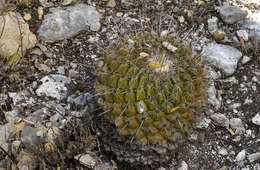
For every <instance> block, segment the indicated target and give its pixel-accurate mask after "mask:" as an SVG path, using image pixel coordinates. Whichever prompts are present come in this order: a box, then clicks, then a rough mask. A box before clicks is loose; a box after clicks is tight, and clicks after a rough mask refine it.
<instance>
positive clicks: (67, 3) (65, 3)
mask: <svg viewBox="0 0 260 170" xmlns="http://www.w3.org/2000/svg"><path fill="white" fill-rule="evenodd" d="M73 1H74V0H63V2H62V5H64V6H66V5H70V4H71V3H72V2H73Z"/></svg>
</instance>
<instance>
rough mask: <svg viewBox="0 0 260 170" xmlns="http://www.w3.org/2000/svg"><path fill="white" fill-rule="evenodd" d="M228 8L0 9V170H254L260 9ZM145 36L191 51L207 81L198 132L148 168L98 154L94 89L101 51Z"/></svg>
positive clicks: (147, 3)
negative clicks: (171, 41) (180, 44)
mask: <svg viewBox="0 0 260 170" xmlns="http://www.w3.org/2000/svg"><path fill="white" fill-rule="evenodd" d="M228 2H229V4H227V2H224V1H223V0H218V1H210V0H204V1H200V0H199V1H198V0H185V1H183V0H176V1H171V0H157V1H152V0H99V1H95V0H63V1H61V0H19V1H18V0H17V1H8V0H6V1H5V0H2V1H0V15H1V16H0V28H1V32H0V33H1V34H0V35H1V39H0V44H1V45H0V54H1V56H2V57H1V58H0V64H1V65H0V90H1V91H0V105H1V108H0V114H1V115H0V124H1V125H0V141H1V143H0V144H1V148H0V149H1V150H0V152H1V154H0V155H1V157H0V160H1V161H0V169H23V170H25V169H96V170H98V169H160V170H165V169H166V170H168V169H179V170H185V169H205V170H208V169H219V170H225V169H234V170H237V169H243V170H251V169H252V170H259V169H260V50H259V49H260V3H259V1H257V0H230V1H228ZM144 31H149V32H151V31H154V32H157V33H159V34H161V35H163V36H170V37H172V38H175V39H179V40H182V41H184V42H185V44H186V45H191V46H192V49H193V54H195V55H198V56H200V57H201V62H202V63H203V64H204V65H205V68H206V69H207V70H208V77H209V79H210V88H209V89H208V108H209V109H207V111H206V112H205V113H204V115H203V118H202V120H201V121H200V122H198V123H197V124H196V131H194V133H193V134H191V135H190V136H189V138H188V139H187V141H186V142H184V143H183V144H182V146H181V147H180V149H179V150H178V152H176V153H175V154H174V156H173V157H172V158H171V159H170V161H168V162H167V163H162V164H160V163H158V162H157V163H155V164H152V165H149V166H148V165H142V164H140V163H138V164H135V162H133V163H129V162H127V161H123V162H122V161H119V160H121V159H120V158H118V157H116V156H115V154H114V153H113V152H107V151H106V150H105V147H104V143H103V140H102V139H101V137H102V136H103V135H102V133H104V132H103V131H102V130H101V129H100V124H99V125H98V124H97V122H100V120H97V119H98V117H97V116H95V114H100V113H101V112H102V110H100V108H98V107H97V106H96V104H95V92H94V89H93V83H94V82H95V67H96V64H97V62H98V61H100V60H102V59H103V58H102V57H103V52H104V49H105V48H106V47H107V46H108V45H109V44H112V43H117V42H118V41H120V37H123V36H129V37H131V36H133V35H136V34H138V33H140V32H144ZM21 34H22V35H23V36H22V39H21V36H20V35H21ZM150 161H151V162H153V160H150Z"/></svg>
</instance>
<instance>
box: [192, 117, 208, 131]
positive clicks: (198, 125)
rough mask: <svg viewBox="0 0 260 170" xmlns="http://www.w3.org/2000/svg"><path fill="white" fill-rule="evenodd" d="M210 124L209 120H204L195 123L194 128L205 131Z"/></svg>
mask: <svg viewBox="0 0 260 170" xmlns="http://www.w3.org/2000/svg"><path fill="white" fill-rule="evenodd" d="M210 122H211V120H210V119H207V118H204V119H202V120H201V121H199V122H198V123H196V125H195V127H196V128H198V129H207V128H208V127H209V124H210Z"/></svg>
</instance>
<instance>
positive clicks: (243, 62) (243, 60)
mask: <svg viewBox="0 0 260 170" xmlns="http://www.w3.org/2000/svg"><path fill="white" fill-rule="evenodd" d="M250 60H251V58H250V57H248V56H243V58H242V61H241V63H242V64H246V63H248V62H249V61H250Z"/></svg>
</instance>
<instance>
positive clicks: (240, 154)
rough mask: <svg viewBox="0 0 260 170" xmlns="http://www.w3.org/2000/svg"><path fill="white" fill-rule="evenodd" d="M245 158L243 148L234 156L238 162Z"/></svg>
mask: <svg viewBox="0 0 260 170" xmlns="http://www.w3.org/2000/svg"><path fill="white" fill-rule="evenodd" d="M245 158H246V151H245V150H242V151H240V152H239V153H238V154H237V156H236V161H237V162H239V161H243V160H244V159H245Z"/></svg>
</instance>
